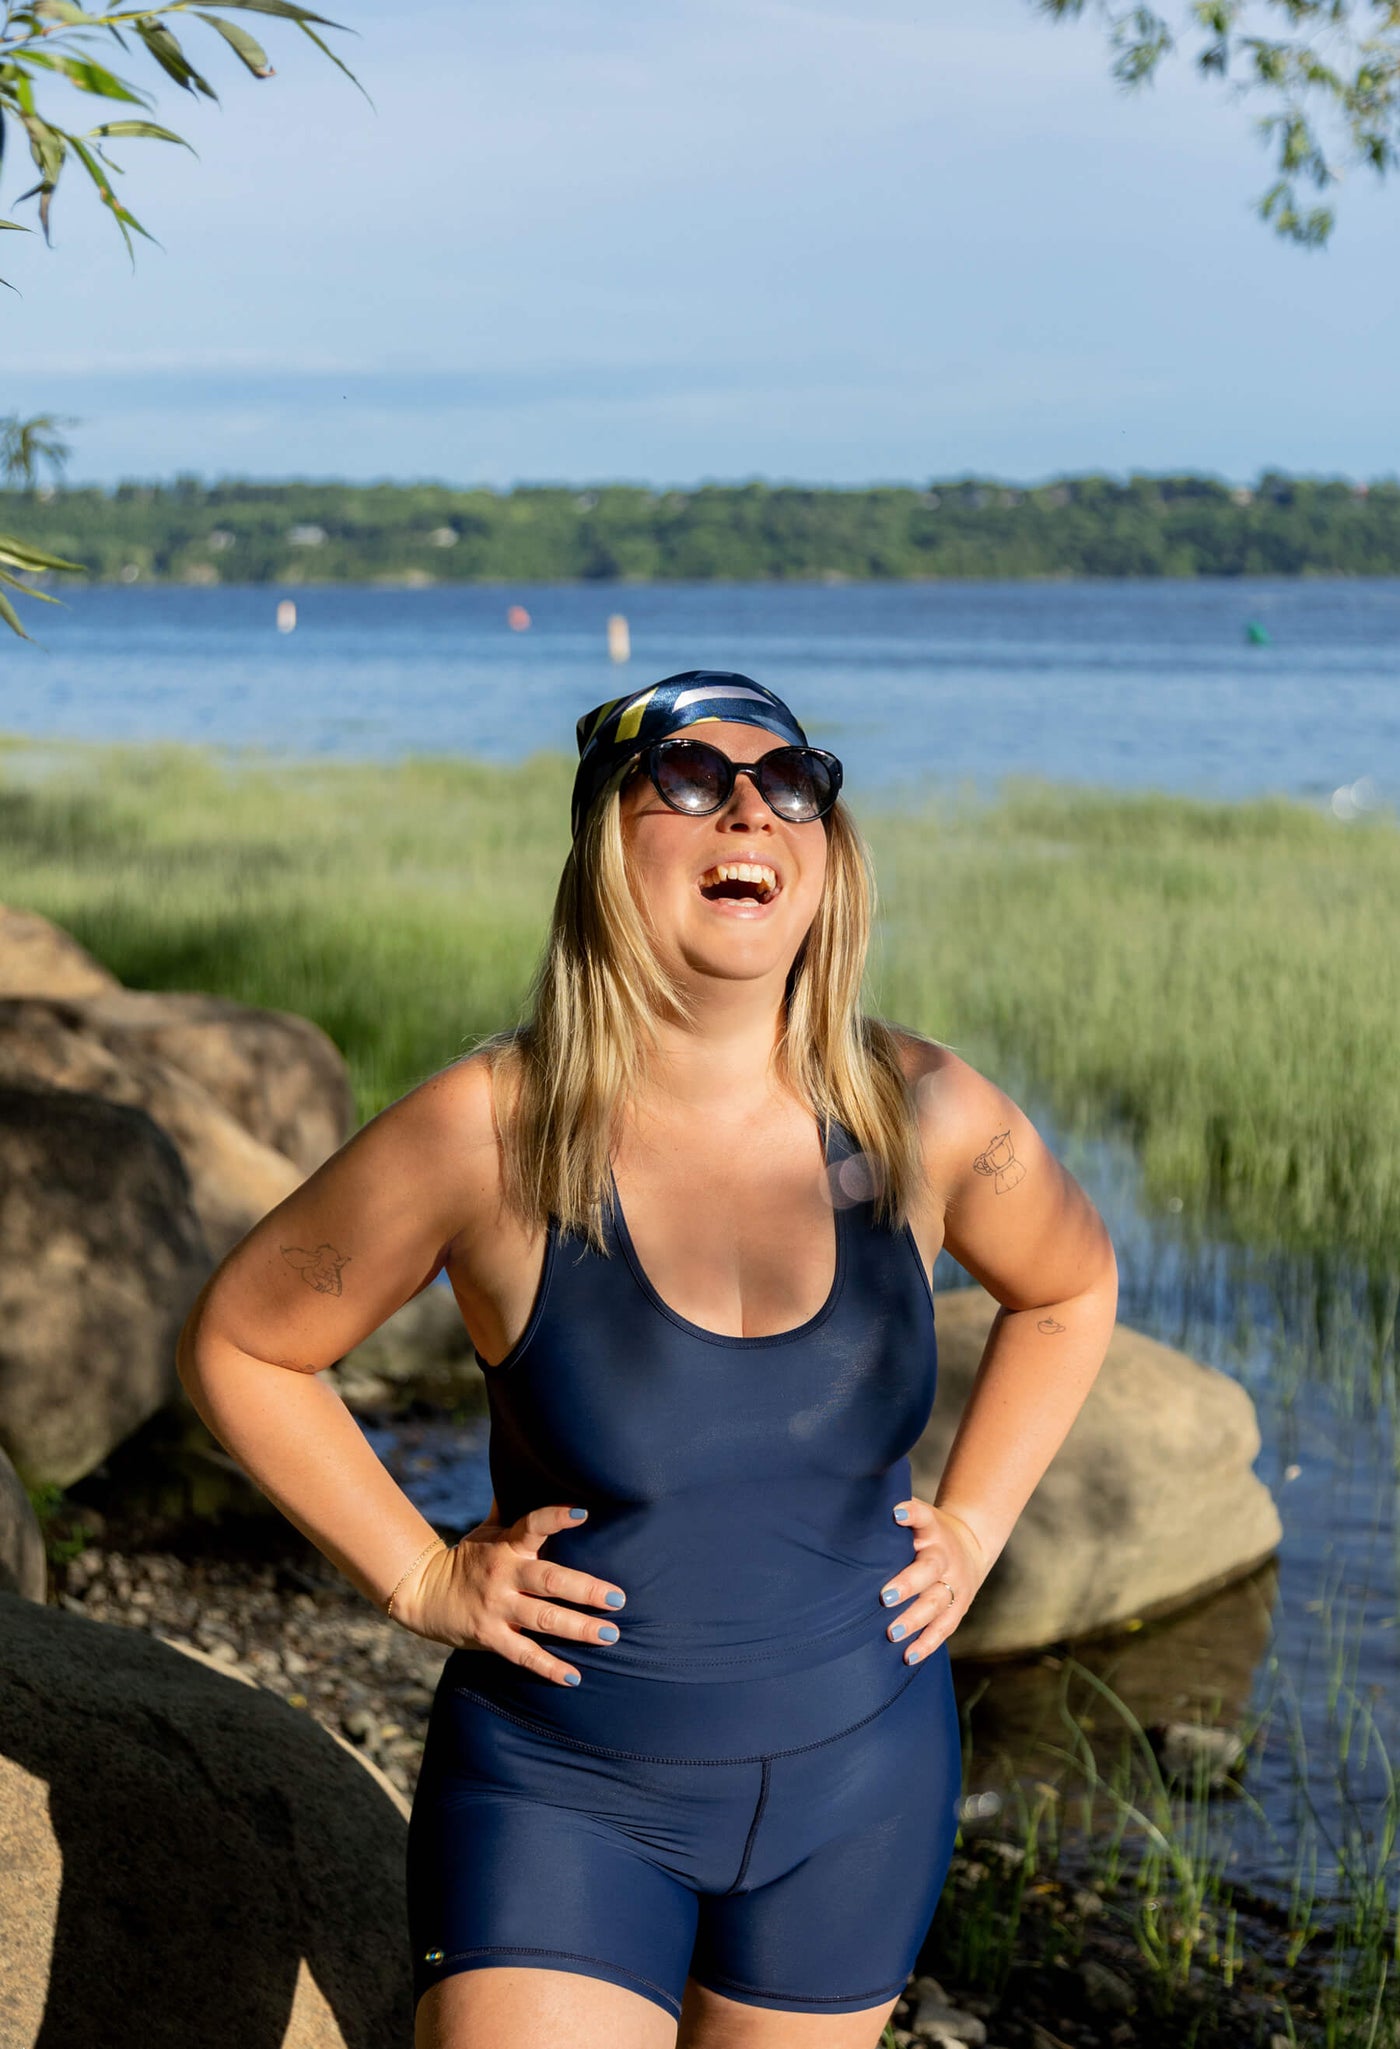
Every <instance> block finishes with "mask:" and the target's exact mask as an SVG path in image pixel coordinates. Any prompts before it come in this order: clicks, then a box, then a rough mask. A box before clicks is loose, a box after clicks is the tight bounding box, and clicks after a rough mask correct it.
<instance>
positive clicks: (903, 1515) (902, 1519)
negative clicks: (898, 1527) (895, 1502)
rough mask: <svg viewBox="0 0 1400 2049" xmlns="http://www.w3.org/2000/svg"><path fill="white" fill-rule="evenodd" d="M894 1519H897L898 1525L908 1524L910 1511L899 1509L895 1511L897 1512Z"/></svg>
mask: <svg viewBox="0 0 1400 2049" xmlns="http://www.w3.org/2000/svg"><path fill="white" fill-rule="evenodd" d="M894 1519H895V1521H896V1522H897V1523H907V1522H908V1520H909V1511H908V1509H907V1508H897V1509H896V1510H895V1512H894Z"/></svg>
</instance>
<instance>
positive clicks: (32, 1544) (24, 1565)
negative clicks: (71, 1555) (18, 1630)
mask: <svg viewBox="0 0 1400 2049" xmlns="http://www.w3.org/2000/svg"><path fill="white" fill-rule="evenodd" d="M48 1586H49V1568H48V1558H47V1556H46V1555H45V1549H44V1533H43V1531H42V1530H41V1529H40V1527H39V1518H38V1516H37V1515H35V1513H34V1507H33V1504H32V1502H31V1501H30V1499H29V1493H28V1490H27V1488H26V1487H25V1484H24V1482H23V1480H21V1478H20V1476H19V1474H18V1473H17V1472H16V1471H15V1469H14V1467H13V1466H12V1465H11V1464H10V1461H9V1460H8V1459H7V1458H6V1456H5V1454H4V1452H3V1451H0V1594H19V1595H20V1596H21V1597H22V1598H23V1599H24V1600H26V1601H42V1600H45V1599H46V1598H47V1596H48Z"/></svg>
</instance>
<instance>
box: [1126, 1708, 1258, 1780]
mask: <svg viewBox="0 0 1400 2049" xmlns="http://www.w3.org/2000/svg"><path fill="white" fill-rule="evenodd" d="M1147 1734H1148V1737H1149V1740H1150V1741H1151V1744H1152V1748H1153V1750H1154V1751H1155V1753H1156V1756H1157V1761H1158V1763H1159V1764H1160V1765H1161V1767H1162V1770H1163V1771H1164V1772H1165V1773H1166V1775H1167V1777H1168V1778H1177V1779H1181V1780H1184V1781H1185V1788H1184V1790H1185V1789H1186V1788H1190V1787H1191V1786H1193V1785H1194V1784H1195V1783H1196V1781H1197V1775H1198V1774H1199V1775H1200V1778H1201V1781H1202V1783H1204V1784H1205V1785H1207V1786H1221V1785H1223V1784H1224V1783H1225V1781H1226V1780H1227V1779H1228V1778H1230V1777H1231V1775H1232V1774H1233V1772H1234V1770H1235V1767H1236V1766H1237V1765H1238V1764H1239V1762H1240V1760H1241V1758H1243V1756H1244V1753H1245V1740H1244V1738H1243V1736H1241V1735H1240V1734H1239V1733H1238V1732H1237V1731H1236V1730H1234V1729H1213V1728H1210V1727H1208V1726H1206V1725H1204V1724H1203V1723H1200V1722H1159V1723H1156V1724H1154V1725H1153V1727H1152V1728H1150V1729H1149V1730H1148V1732H1147Z"/></svg>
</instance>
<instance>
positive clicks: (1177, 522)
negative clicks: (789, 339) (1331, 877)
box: [0, 471, 1400, 589]
mask: <svg viewBox="0 0 1400 2049" xmlns="http://www.w3.org/2000/svg"><path fill="white" fill-rule="evenodd" d="M0 532H7V533H13V534H16V535H20V536H22V537H23V538H24V539H25V540H26V541H27V542H29V543H31V544H32V545H34V546H36V547H38V548H42V549H47V550H49V551H51V552H52V553H54V554H56V555H60V556H62V557H64V558H65V559H67V560H70V561H73V562H76V563H79V564H81V566H82V567H83V568H84V569H85V570H86V572H87V573H88V575H89V576H90V577H91V578H92V579H94V580H95V581H97V582H100V583H104V584H105V583H115V584H123V583H127V584H131V583H146V584H177V585H183V586H191V585H192V586H196V587H197V586H199V585H209V586H211V587H213V586H218V585H225V584H249V585H260V586H265V585H270V584H283V585H286V586H287V587H289V588H296V587H300V586H306V587H311V586H316V585H333V584H357V585H375V584H382V585H384V586H386V587H392V588H397V589H405V588H406V589H414V588H423V589H428V588H434V587H440V586H448V585H452V584H475V583H484V584H492V583H515V584H522V583H567V584H590V583H598V584H619V585H628V584H652V583H710V582H736V583H795V584H820V583H828V584H846V583H929V582H939V583H947V582H1066V581H1086V582H1095V583H1103V582H1121V581H1124V580H1127V579H1130V578H1146V579H1152V580H1173V581H1194V580H1199V579H1216V578H1220V579H1228V580H1238V579H1239V578H1241V577H1253V576H1261V577H1262V576H1267V577H1278V578H1283V579H1287V580H1290V581H1296V580H1299V579H1302V578H1305V577H1307V578H1316V577H1323V576H1347V577H1357V578H1360V577H1364V578H1367V579H1371V578H1377V577H1390V576H1400V480H1395V479H1383V480H1380V481H1378V482H1376V483H1373V484H1352V483H1349V482H1346V481H1343V480H1330V481H1329V480H1316V479H1310V478H1294V477H1288V476H1284V475H1283V474H1281V473H1279V472H1273V471H1270V472H1267V473H1265V474H1264V475H1263V476H1261V477H1260V478H1259V479H1258V481H1257V483H1256V484H1255V485H1254V486H1253V487H1251V488H1248V489H1246V488H1243V487H1239V488H1233V489H1232V488H1231V487H1229V486H1227V485H1225V484H1222V483H1220V482H1219V481H1218V480H1216V479H1213V478H1210V477H1196V476H1162V477H1151V476H1135V477H1130V478H1129V479H1128V480H1127V481H1126V482H1120V481H1117V480H1115V479H1112V478H1108V477H1101V476H1081V477H1070V478H1064V479H1061V480H1059V481H1056V482H1053V483H1049V484H1043V485H1036V486H1032V487H1029V488H1026V487H1022V486H1019V485H1015V486H1013V485H1006V484H1002V483H999V482H996V481H990V480H988V481H978V480H976V479H967V478H963V479H957V480H955V481H953V482H938V481H935V482H933V483H931V484H929V486H928V487H927V488H926V489H922V490H920V489H916V488H914V487H912V486H898V487H895V486H889V487H880V488H873V489H868V490H802V489H798V488H795V487H787V486H778V487H770V486H768V485H765V484H746V485H717V484H707V485H704V486H702V487H700V488H699V489H697V490H694V491H650V490H644V489H642V488H640V487H638V486H633V485H622V484H613V485H601V486H598V487H597V488H590V489H586V490H578V489H574V488H568V487H564V486H550V487H547V488H541V487H536V486H520V487H517V488H516V489H515V490H512V491H508V492H497V491H490V490H485V489H481V490H465V491H456V490H449V489H447V488H446V487H445V486H441V485H429V484H375V485H364V486H360V485H349V484H310V483H289V484H258V483H239V482H223V483H215V484H208V485H206V484H204V483H201V482H200V481H199V480H198V479H194V478H179V479H176V481H175V482H174V483H171V484H162V485H147V484H120V485H117V486H116V487H114V488H113V489H111V490H103V489H99V488H97V487H93V488H90V489H81V490H52V491H49V490H46V491H43V492H40V491H23V492H21V491H4V492H0Z"/></svg>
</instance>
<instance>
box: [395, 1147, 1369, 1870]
mask: <svg viewBox="0 0 1400 2049" xmlns="http://www.w3.org/2000/svg"><path fill="white" fill-rule="evenodd" d="M1033 1114H1034V1115H1035V1121H1036V1123H1037V1125H1038V1126H1039V1128H1040V1130H1041V1131H1042V1132H1043V1133H1044V1135H1045V1137H1046V1139H1047V1141H1048V1143H1049V1144H1050V1145H1051V1147H1052V1148H1053V1150H1054V1151H1055V1152H1056V1153H1058V1155H1059V1156H1060V1158H1061V1159H1063V1160H1064V1162H1065V1164H1066V1165H1067V1166H1068V1167H1069V1168H1070V1170H1071V1171H1072V1172H1073V1173H1074V1174H1075V1175H1076V1177H1077V1178H1078V1179H1079V1180H1080V1181H1081V1182H1082V1184H1083V1185H1084V1187H1085V1188H1086V1189H1087V1190H1088V1192H1089V1194H1090V1195H1091V1196H1092V1197H1093V1199H1094V1201H1095V1202H1096V1203H1097V1205H1098V1207H1099V1209H1100V1211H1101V1213H1102V1214H1103V1216H1104V1218H1105V1220H1106V1222H1107V1224H1108V1227H1109V1230H1110V1232H1111V1234H1112V1236H1113V1240H1114V1244H1115V1247H1116V1249H1117V1252H1118V1259H1119V1267H1120V1274H1121V1284H1122V1285H1121V1300H1120V1309H1119V1314H1120V1317H1121V1319H1122V1321H1123V1322H1125V1323H1128V1324H1131V1325H1133V1326H1134V1327H1136V1328H1138V1329H1140V1330H1144V1331H1146V1332H1148V1333H1149V1334H1150V1335H1151V1336H1153V1337H1155V1338H1158V1339H1159V1340H1161V1341H1162V1342H1164V1343H1167V1344H1172V1345H1176V1346H1178V1347H1180V1348H1181V1349H1182V1350H1183V1351H1186V1352H1188V1353H1190V1354H1191V1355H1192V1356H1194V1357H1196V1358H1198V1359H1201V1360H1204V1361H1205V1362H1206V1363H1208V1364H1211V1365H1214V1366H1217V1367H1219V1368H1220V1369H1221V1370H1222V1371H1224V1372H1227V1373H1229V1374H1231V1375H1232V1376H1233V1377H1234V1378H1236V1379H1238V1380H1240V1381H1241V1382H1242V1383H1243V1384H1244V1385H1245V1386H1246V1387H1247V1388H1248V1390H1249V1392H1250V1394H1251V1396H1252V1397H1253V1399H1254V1401H1255V1403H1256V1406H1257V1410H1258V1415H1259V1424H1260V1431H1261V1436H1262V1449H1261V1452H1260V1455H1259V1458H1258V1460H1257V1470H1258V1472H1259V1474H1260V1477H1261V1478H1262V1479H1263V1480H1264V1482H1265V1484H1266V1485H1267V1486H1268V1487H1269V1489H1270V1491H1271V1492H1272V1494H1273V1496H1274V1498H1275V1500H1276V1502H1277V1503H1278V1506H1279V1511H1280V1514H1281V1516H1282V1519H1283V1526H1284V1537H1283V1544H1282V1548H1281V1551H1280V1554H1279V1556H1278V1558H1277V1559H1276V1560H1273V1561H1270V1562H1269V1563H1268V1564H1266V1565H1265V1566H1263V1567H1261V1568H1260V1569H1259V1570H1257V1571H1256V1572H1254V1573H1252V1574H1251V1575H1250V1576H1249V1578H1248V1579H1246V1580H1243V1581H1240V1582H1238V1583H1237V1584H1235V1585H1234V1586H1231V1587H1228V1588H1226V1589H1224V1590H1223V1591H1222V1592H1220V1593H1218V1594H1216V1595H1214V1596H1213V1597H1211V1598H1209V1599H1206V1600H1203V1601H1199V1602H1197V1603H1196V1604H1195V1605H1193V1606H1192V1607H1191V1608H1190V1609H1189V1610H1187V1611H1185V1612H1183V1613H1181V1614H1178V1615H1175V1616H1172V1617H1169V1618H1166V1619H1164V1620H1160V1621H1157V1622H1153V1623H1149V1624H1146V1625H1145V1626H1143V1627H1142V1628H1140V1629H1138V1630H1135V1631H1131V1632H1126V1633H1120V1634H1118V1635H1116V1636H1113V1637H1109V1638H1106V1639H1104V1640H1103V1641H1100V1642H1095V1643H1081V1644H1076V1645H1074V1646H1073V1647H1069V1646H1054V1647H1052V1649H1051V1650H1050V1651H1049V1652H1047V1653H1046V1654H1045V1655H1043V1656H1041V1657H1038V1658H1033V1659H1022V1660H1016V1661H1007V1662H1005V1663H1002V1664H998V1665H994V1666H991V1665H977V1666H975V1665H973V1664H972V1663H970V1662H968V1661H963V1660H955V1665H954V1670H955V1673H956V1677H957V1686H958V1693H959V1697H960V1699H961V1701H962V1702H963V1703H964V1705H965V1707H966V1708H967V1709H968V1711H969V1721H968V1730H969V1763H968V1780H969V1788H970V1790H973V1791H983V1790H1000V1791H1002V1792H1003V1794H1006V1793H1009V1792H1010V1791H1011V1790H1012V1789H1013V1788H1015V1787H1021V1788H1029V1787H1031V1786H1033V1785H1034V1784H1036V1783H1037V1782H1039V1783H1044V1784H1048V1785H1052V1786H1056V1787H1058V1788H1060V1789H1061V1791H1062V1794H1063V1796H1064V1797H1065V1799H1066V1803H1067V1805H1068V1806H1069V1807H1070V1810H1071V1812H1072V1811H1073V1796H1074V1795H1075V1794H1076V1793H1077V1791H1078V1789H1079V1787H1080V1786H1081V1785H1082V1783H1083V1778H1082V1773H1078V1772H1076V1769H1075V1768H1074V1767H1073V1766H1071V1765H1070V1764H1069V1763H1068V1762H1067V1761H1066V1758H1065V1755H1064V1753H1065V1752H1067V1751H1069V1750H1071V1749H1072V1748H1073V1744H1072V1726H1071V1725H1072V1724H1077V1725H1078V1727H1079V1728H1080V1729H1081V1730H1083V1731H1084V1732H1085V1733H1086V1734H1087V1736H1088V1739H1089V1741H1090V1743H1091V1744H1092V1746H1093V1750H1094V1756H1095V1762H1096V1765H1097V1767H1098V1769H1099V1771H1100V1772H1101V1773H1102V1774H1103V1775H1104V1777H1105V1778H1111V1776H1112V1768H1113V1765H1114V1762H1115V1760H1116V1759H1118V1758H1120V1757H1121V1756H1122V1755H1123V1753H1124V1750H1125V1747H1127V1748H1131V1747H1132V1746H1133V1744H1134V1743H1137V1742H1138V1740H1139V1739H1137V1738H1135V1737H1134V1736H1133V1734H1132V1729H1131V1726H1130V1725H1129V1724H1127V1723H1125V1722H1124V1721H1123V1720H1122V1719H1121V1717H1120V1716H1119V1714H1118V1713H1117V1711H1116V1710H1115V1709H1114V1708H1113V1707H1112V1705H1111V1704H1110V1703H1108V1702H1106V1701H1105V1700H1104V1699H1103V1697H1102V1696H1101V1695H1100V1694H1098V1693H1097V1692H1096V1691H1095V1690H1094V1688H1093V1687H1092V1685H1091V1683H1090V1682H1089V1681H1088V1680H1087V1679H1085V1678H1084V1677H1083V1676H1082V1673H1081V1672H1080V1671H1079V1670H1078V1669H1077V1668H1078V1667H1082V1668H1083V1669H1084V1671H1087V1672H1088V1673H1092V1674H1094V1675H1096V1676H1097V1677H1098V1678H1099V1679H1101V1680H1102V1681H1103V1682H1105V1683H1106V1684H1107V1686H1109V1687H1110V1688H1112V1690H1113V1692H1114V1693H1115V1694H1116V1695H1117V1696H1118V1697H1119V1698H1120V1699H1121V1701H1122V1702H1123V1704H1124V1707H1125V1708H1126V1710H1127V1711H1128V1713H1129V1714H1130V1715H1131V1716H1132V1718H1133V1719H1134V1721H1135V1722H1136V1723H1137V1724H1139V1725H1140V1726H1142V1727H1144V1728H1146V1727H1150V1726H1151V1725H1153V1724H1161V1723H1167V1722H1181V1721H1191V1720H1193V1719H1202V1720H1206V1721H1209V1722H1211V1723H1214V1724H1217V1725H1219V1726H1223V1727H1228V1728H1233V1729H1238V1730H1240V1731H1242V1732H1243V1733H1245V1734H1246V1735H1249V1736H1250V1737H1251V1738H1252V1740H1251V1742H1250V1747H1249V1750H1248V1753H1247V1757H1246V1760H1245V1763H1244V1765H1243V1767H1242V1769H1241V1774H1240V1791H1239V1792H1238V1794H1237V1795H1235V1796H1234V1797H1230V1796H1228V1795H1227V1796H1226V1797H1224V1798H1223V1799H1220V1800H1218V1801H1217V1802H1216V1803H1215V1807H1214V1811H1213V1813H1212V1816H1211V1833H1212V1837H1213V1841H1214V1848H1215V1852H1216V1854H1217V1855H1218V1859H1219V1863H1220V1866H1221V1868H1222V1869H1227V1870H1228V1872H1229V1874H1230V1876H1231V1877H1232V1878H1234V1879H1236V1880H1239V1881H1243V1882H1246V1883H1248V1884H1249V1885H1250V1886H1251V1887H1253V1888H1254V1889H1255V1890H1256V1891H1258V1892H1260V1893H1264V1894H1266V1895H1271V1896H1272V1897H1274V1898H1276V1899H1281V1900H1286V1899H1287V1897H1288V1895H1289V1892H1290V1890H1291V1888H1292V1886H1293V1883H1294V1881H1295V1878H1296V1875H1297V1873H1298V1871H1299V1870H1300V1868H1302V1867H1304V1866H1306V1865H1307V1864H1308V1862H1309V1861H1310V1859H1311V1858H1312V1857H1314V1856H1315V1857H1316V1862H1317V1873H1316V1886H1317V1892H1318V1896H1319V1899H1321V1900H1325V1899H1326V1897H1327V1896H1328V1895H1329V1893H1332V1892H1334V1891H1335V1890H1336V1878H1335V1866H1336V1864H1337V1861H1338V1859H1339V1858H1340V1857H1343V1856H1346V1857H1350V1858H1351V1859H1352V1860H1353V1861H1354V1860H1355V1859H1357V1858H1360V1859H1362V1860H1363V1862H1364V1861H1365V1860H1366V1859H1368V1858H1372V1857H1374V1856H1375V1855H1376V1854H1377V1851H1376V1845H1377V1843H1378V1842H1379V1840H1380V1831H1381V1829H1382V1826H1383V1824H1384V1821H1385V1818H1386V1815H1387V1813H1389V1812H1392V1811H1393V1809H1394V1806H1395V1801H1396V1795H1395V1792H1394V1790H1393V1786H1392V1781H1391V1778H1390V1765H1389V1760H1390V1758H1392V1757H1394V1758H1396V1759H1400V1622H1398V1620H1397V1610H1398V1609H1400V1601H1398V1600H1397V1590H1398V1589H1400V1556H1398V1555H1397V1543H1398V1542H1400V1538H1398V1537H1397V1516H1396V1496H1397V1490H1398V1489H1400V1462H1398V1461H1397V1433H1396V1429H1395V1415H1394V1401H1393V1395H1392V1393H1391V1390H1393V1388H1394V1384H1395V1375H1394V1307H1393V1305H1394V1301H1395V1284H1394V1282H1392V1281H1389V1280H1387V1281H1384V1282H1382V1283H1381V1284H1376V1283H1374V1282H1373V1283H1371V1284H1367V1283H1365V1282H1363V1281H1361V1280H1360V1279H1357V1278H1354V1277H1348V1276H1346V1275H1341V1276H1340V1277H1339V1274H1338V1273H1337V1272H1336V1271H1330V1270H1328V1269H1326V1268H1325V1265H1320V1264H1319V1263H1318V1262H1316V1261H1309V1262H1284V1261H1274V1262H1270V1261H1268V1260H1267V1259H1265V1258H1263V1257H1262V1256H1261V1255H1259V1254H1257V1253H1250V1252H1247V1251H1244V1250H1242V1249H1241V1248H1238V1247H1232V1246H1229V1245H1226V1244H1223V1243H1218V1242H1214V1241H1209V1240H1206V1239H1204V1238H1202V1237H1200V1236H1199V1235H1195V1236H1188V1234H1187V1233H1186V1232H1184V1230H1183V1228H1182V1225H1181V1221H1180V1219H1178V1218H1175V1217H1171V1216H1166V1217H1153V1216H1150V1215H1148V1214H1147V1213H1146V1211H1145V1209H1144V1207H1143V1204H1142V1200H1141V1196H1140V1184H1139V1177H1138V1174H1137V1169H1136V1165H1135V1162H1134V1159H1133V1156H1132V1153H1131V1150H1130V1149H1129V1148H1128V1147H1127V1146H1126V1145H1124V1144H1121V1143H1118V1142H1115V1141H1112V1140H1106V1139H1103V1138H1101V1137H1088V1136H1085V1135H1083V1134H1079V1133H1074V1132H1069V1131H1061V1130H1057V1129H1056V1128H1055V1125H1054V1122H1053V1120H1052V1119H1051V1118H1049V1117H1048V1116H1046V1115H1043V1114H1040V1113H1034V1112H1033ZM965 1279H966V1276H965V1275H963V1274H962V1272H961V1269H959V1268H958V1267H957V1266H956V1265H955V1264H954V1263H953V1262H952V1261H951V1260H950V1259H948V1258H947V1256H946V1255H945V1256H943V1257H942V1258H941V1259H940V1263H939V1268H938V1270H937V1271H936V1273H935V1282H936V1284H937V1285H938V1286H940V1287H952V1286H956V1285H959V1284H961V1283H962V1282H964V1281H965ZM370 1434H371V1438H372V1441H373V1442H374V1445H375V1448H376V1450H377V1451H379V1453H380V1455H381V1456H382V1457H384V1458H385V1459H386V1461H387V1462H388V1463H389V1464H390V1468H391V1470H392V1471H393V1472H394V1473H395V1476H396V1477H397V1478H398V1479H399V1480H400V1483H401V1484H402V1485H403V1486H404V1487H405V1489H406V1490H407V1492H408V1493H409V1494H410V1495H411V1496H412V1497H413V1498H414V1499H415V1500H416V1501H417V1502H418V1503H419V1505H420V1506H421V1507H422V1508H423V1510H424V1513H425V1514H427V1515H428V1516H429V1517H430V1518H431V1519H432V1520H433V1521H434V1522H436V1523H437V1524H438V1525H439V1526H440V1527H443V1528H450V1529H464V1528H469V1527H470V1526H471V1525H472V1524H473V1523H475V1522H477V1521H479V1520H480V1519H481V1517H482V1516H483V1515H484V1513H485V1512H486V1509H487V1507H488V1506H489V1503H490V1498H491V1485H490V1479H489V1477H488V1475H487V1471H486V1425H485V1422H484V1421H476V1422H471V1423H467V1424H458V1425H449V1424H447V1423H445V1422H436V1421H432V1420H428V1421H423V1422H417V1423H406V1424H403V1425H401V1426H399V1427H397V1428H395V1429H392V1430H391V1429H380V1430H373V1431H371V1433H370ZM1066 1715H1068V1716H1069V1718H1070V1723H1069V1724H1067V1721H1066ZM1139 1753H1140V1744H1139ZM1094 1817H1095V1820H1096V1822H1098V1823H1099V1824H1104V1823H1107V1822H1108V1821H1109V1820H1110V1819H1111V1818H1112V1811H1111V1802H1110V1803H1104V1802H1100V1803H1099V1805H1098V1806H1097V1808H1096V1809H1095V1810H1094Z"/></svg>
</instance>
